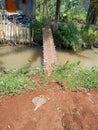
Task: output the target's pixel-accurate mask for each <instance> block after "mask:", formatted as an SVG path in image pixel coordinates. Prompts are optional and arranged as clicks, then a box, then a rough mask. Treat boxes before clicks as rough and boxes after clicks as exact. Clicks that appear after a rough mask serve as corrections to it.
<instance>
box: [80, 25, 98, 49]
mask: <svg viewBox="0 0 98 130" xmlns="http://www.w3.org/2000/svg"><path fill="white" fill-rule="evenodd" d="M81 38H82V40H83V42H84V47H85V48H91V47H92V45H93V44H94V43H95V42H97V41H98V28H97V27H94V26H90V27H89V28H85V27H82V28H81Z"/></svg>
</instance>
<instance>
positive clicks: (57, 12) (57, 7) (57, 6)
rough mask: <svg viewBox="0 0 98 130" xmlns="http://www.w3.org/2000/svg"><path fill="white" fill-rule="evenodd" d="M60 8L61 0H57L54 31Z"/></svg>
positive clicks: (56, 26) (56, 27)
mask: <svg viewBox="0 0 98 130" xmlns="http://www.w3.org/2000/svg"><path fill="white" fill-rule="evenodd" d="M60 6H61V0H57V2H56V13H55V22H54V30H57V29H58V21H59V15H60Z"/></svg>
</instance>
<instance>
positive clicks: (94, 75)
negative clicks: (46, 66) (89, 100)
mask: <svg viewBox="0 0 98 130" xmlns="http://www.w3.org/2000/svg"><path fill="white" fill-rule="evenodd" d="M79 64H80V62H77V63H69V62H66V63H65V64H62V65H59V66H58V67H56V68H55V69H54V72H53V73H52V75H51V76H50V77H47V76H46V75H45V74H44V72H43V69H42V68H39V67H36V68H32V67H24V68H21V69H19V70H13V71H2V72H0V95H12V94H15V93H17V94H21V93H22V92H24V90H30V91H31V90H35V89H37V88H44V89H47V88H49V86H48V82H49V81H51V79H56V80H57V82H63V83H64V82H65V83H67V86H68V88H69V89H71V90H80V89H82V88H86V89H88V90H89V89H91V88H95V87H98V70H97V69H96V68H91V69H82V68H81V67H80V65H79ZM34 75H40V77H41V83H38V82H37V81H35V80H31V79H32V77H33V76H34ZM55 87H56V86H55ZM58 87H59V86H57V87H56V88H57V89H58ZM59 89H60V88H59Z"/></svg>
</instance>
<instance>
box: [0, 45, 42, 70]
mask: <svg viewBox="0 0 98 130" xmlns="http://www.w3.org/2000/svg"><path fill="white" fill-rule="evenodd" d="M41 64H42V48H16V47H14V48H13V47H5V48H4V47H3V48H0V67H2V68H5V69H15V68H16V69H18V68H21V67H24V66H26V65H33V66H41Z"/></svg>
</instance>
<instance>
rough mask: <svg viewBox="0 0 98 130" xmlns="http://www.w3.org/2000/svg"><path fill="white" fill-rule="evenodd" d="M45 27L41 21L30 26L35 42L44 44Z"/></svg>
mask: <svg viewBox="0 0 98 130" xmlns="http://www.w3.org/2000/svg"><path fill="white" fill-rule="evenodd" d="M43 27H44V25H43V23H41V22H39V21H35V22H32V23H31V24H30V25H29V28H30V30H31V31H32V30H33V31H34V42H37V43H39V42H42V28H43Z"/></svg>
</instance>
